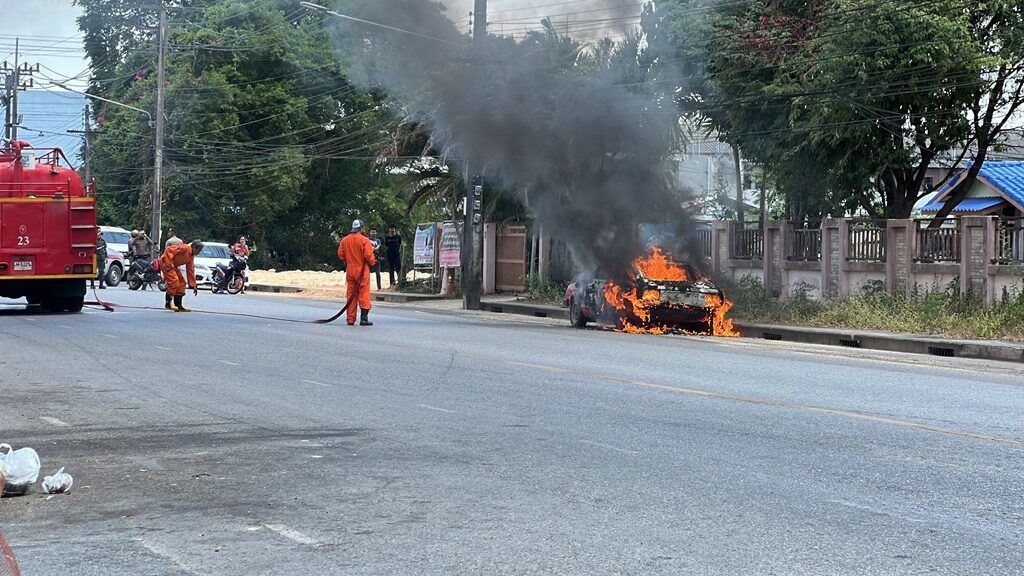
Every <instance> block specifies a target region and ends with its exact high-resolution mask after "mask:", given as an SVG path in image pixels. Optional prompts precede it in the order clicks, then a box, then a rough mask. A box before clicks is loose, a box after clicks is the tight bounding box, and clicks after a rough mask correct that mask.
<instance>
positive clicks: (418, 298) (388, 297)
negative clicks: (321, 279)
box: [247, 284, 444, 304]
mask: <svg viewBox="0 0 1024 576" xmlns="http://www.w3.org/2000/svg"><path fill="white" fill-rule="evenodd" d="M247 290H249V291H251V292H265V293H269V294H301V293H303V292H307V291H311V290H320V291H328V292H337V293H338V294H341V295H342V296H344V294H345V288H344V287H342V286H339V287H337V288H326V287H323V288H308V287H305V286H287V285H277V284H250V285H249V287H248V288H247ZM370 298H371V299H372V300H373V301H374V302H391V303H394V304H410V303H413V302H425V301H428V300H444V296H440V295H438V294H414V293H410V292H371V293H370Z"/></svg>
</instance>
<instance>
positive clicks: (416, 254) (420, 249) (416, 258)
mask: <svg viewBox="0 0 1024 576" xmlns="http://www.w3.org/2000/svg"><path fill="white" fill-rule="evenodd" d="M435 234H437V225H436V224H417V225H416V238H415V240H414V242H413V246H412V263H413V265H414V266H433V265H434V235H435Z"/></svg>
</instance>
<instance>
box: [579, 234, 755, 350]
mask: <svg viewBox="0 0 1024 576" xmlns="http://www.w3.org/2000/svg"><path fill="white" fill-rule="evenodd" d="M564 303H565V305H566V306H567V307H568V308H569V322H570V323H571V324H572V325H573V326H575V327H577V328H583V327H584V326H586V325H587V323H588V322H598V323H601V324H606V325H613V326H615V327H616V328H618V329H621V330H625V331H627V332H639V333H648V334H661V333H664V332H667V331H670V330H681V331H700V332H707V333H710V334H714V335H716V336H735V335H736V331H735V329H734V328H733V326H732V321H731V320H729V319H727V318H726V317H725V315H726V313H727V312H728V311H729V309H730V308H731V307H732V303H731V302H730V301H728V300H726V298H725V295H724V294H723V293H722V291H721V290H720V289H719V288H718V287H717V286H715V285H714V284H713V283H712V282H711V281H710V280H709V279H707V278H706V277H705V276H703V275H701V274H698V273H697V271H696V270H694V269H693V267H692V266H689V265H688V264H680V263H676V262H674V261H673V260H672V259H671V257H669V256H668V255H667V254H665V253H664V252H662V251H661V250H660V249H658V248H654V249H652V251H651V253H650V255H648V256H642V257H640V258H637V259H636V260H634V262H633V265H632V267H631V269H630V270H629V271H628V278H627V279H625V280H622V281H618V282H617V281H615V280H613V279H611V278H604V277H602V275H601V274H600V273H595V274H594V277H593V278H591V279H589V280H577V281H576V282H573V283H571V284H569V286H568V288H567V289H566V291H565V302H564Z"/></svg>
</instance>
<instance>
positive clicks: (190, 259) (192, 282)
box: [160, 240, 203, 312]
mask: <svg viewBox="0 0 1024 576" xmlns="http://www.w3.org/2000/svg"><path fill="white" fill-rule="evenodd" d="M202 251H203V243H202V242H200V241H198V240H196V241H195V242H193V243H191V244H185V243H181V244H171V245H170V246H168V247H167V248H166V249H165V250H164V253H163V255H162V256H160V271H161V272H163V274H164V282H166V283H167V292H166V293H165V294H164V308H167V309H168V310H173V311H175V312H190V310H189V309H188V308H185V305H184V304H183V303H182V302H181V300H182V298H184V297H185V278H184V277H182V275H181V271H179V270H178V268H179V267H181V266H184V267H185V274H186V275H187V276H188V287H189V288H191V289H192V295H193V296H195V295H198V294H199V288H198V286H197V285H196V264H195V260H196V254H199V253H200V252H202ZM172 298H173V299H174V302H173V303H172V302H171V299H172Z"/></svg>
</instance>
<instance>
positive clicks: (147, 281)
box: [128, 258, 167, 292]
mask: <svg viewBox="0 0 1024 576" xmlns="http://www.w3.org/2000/svg"><path fill="white" fill-rule="evenodd" d="M153 284H156V287H157V288H159V289H160V291H161V292H164V291H166V290H167V282H164V277H163V274H161V273H160V261H159V260H146V259H144V258H139V259H137V260H135V261H134V262H132V265H131V266H129V267H128V289H129V290H138V289H139V288H145V287H148V286H152V285H153Z"/></svg>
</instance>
